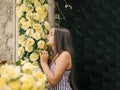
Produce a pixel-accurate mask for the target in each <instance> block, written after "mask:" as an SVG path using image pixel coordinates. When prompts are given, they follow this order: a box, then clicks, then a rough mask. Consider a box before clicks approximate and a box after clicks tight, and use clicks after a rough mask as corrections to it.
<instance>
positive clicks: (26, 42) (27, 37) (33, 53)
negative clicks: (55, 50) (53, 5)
mask: <svg viewBox="0 0 120 90" xmlns="http://www.w3.org/2000/svg"><path fill="white" fill-rule="evenodd" d="M16 16H17V17H18V22H17V25H18V29H19V48H18V56H19V63H21V62H20V61H26V60H27V61H29V62H31V63H33V64H35V65H37V64H38V63H37V62H38V61H39V53H40V52H41V51H42V50H46V49H47V45H46V41H45V38H46V35H47V34H48V31H49V23H48V2H47V0H17V6H16Z"/></svg>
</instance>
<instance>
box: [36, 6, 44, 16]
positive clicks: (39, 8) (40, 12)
mask: <svg viewBox="0 0 120 90" xmlns="http://www.w3.org/2000/svg"><path fill="white" fill-rule="evenodd" d="M36 11H37V13H38V14H40V15H42V13H43V10H42V7H40V6H39V7H36Z"/></svg>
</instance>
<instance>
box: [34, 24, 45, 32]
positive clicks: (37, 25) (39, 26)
mask: <svg viewBox="0 0 120 90" xmlns="http://www.w3.org/2000/svg"><path fill="white" fill-rule="evenodd" d="M33 28H34V29H35V30H36V31H37V32H39V33H42V31H43V29H42V26H41V25H40V24H35V25H34V26H33Z"/></svg>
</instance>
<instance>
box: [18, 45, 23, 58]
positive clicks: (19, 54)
mask: <svg viewBox="0 0 120 90" xmlns="http://www.w3.org/2000/svg"><path fill="white" fill-rule="evenodd" d="M23 54H24V48H23V47H19V48H18V56H19V57H22V55H23Z"/></svg>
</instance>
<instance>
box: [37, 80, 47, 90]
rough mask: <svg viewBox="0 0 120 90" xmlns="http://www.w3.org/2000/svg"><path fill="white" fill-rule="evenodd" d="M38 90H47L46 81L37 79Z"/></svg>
mask: <svg viewBox="0 0 120 90" xmlns="http://www.w3.org/2000/svg"><path fill="white" fill-rule="evenodd" d="M35 88H36V90H46V89H45V84H44V82H41V81H37V82H36V84H35Z"/></svg>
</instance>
